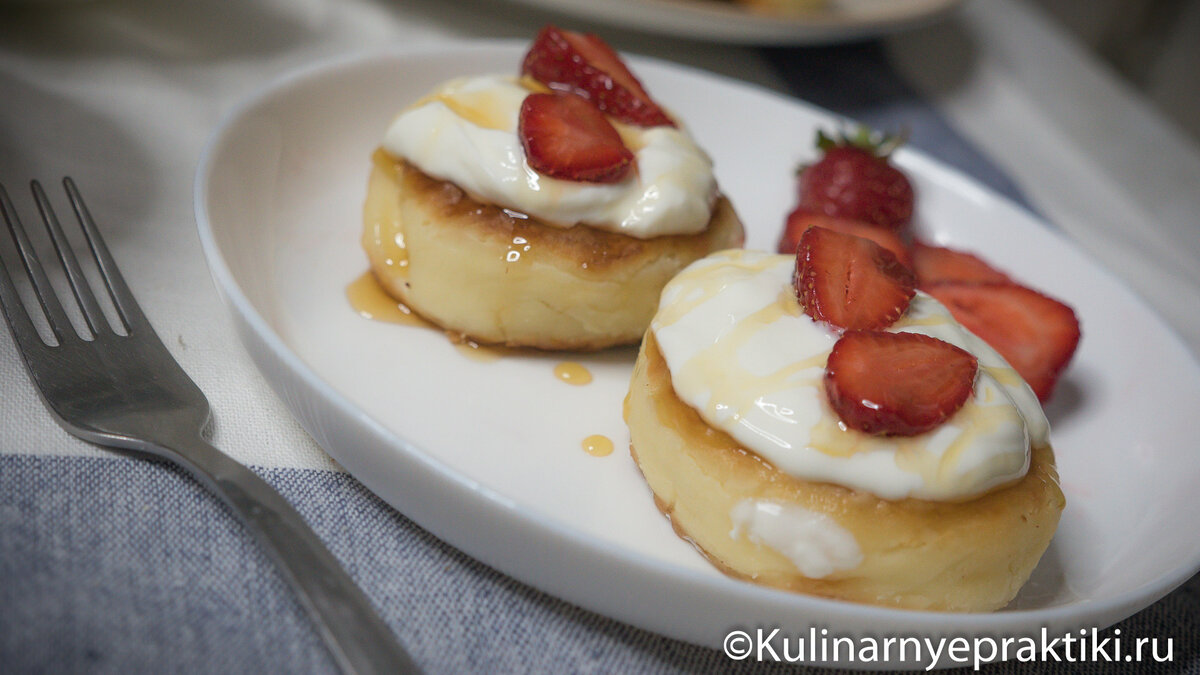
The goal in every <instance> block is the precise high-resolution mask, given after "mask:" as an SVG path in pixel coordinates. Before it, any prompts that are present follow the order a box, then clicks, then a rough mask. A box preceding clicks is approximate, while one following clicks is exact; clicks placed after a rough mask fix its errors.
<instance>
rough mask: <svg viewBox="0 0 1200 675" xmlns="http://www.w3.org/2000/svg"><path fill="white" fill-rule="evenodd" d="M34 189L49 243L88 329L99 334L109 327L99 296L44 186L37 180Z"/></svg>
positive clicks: (32, 185)
mask: <svg viewBox="0 0 1200 675" xmlns="http://www.w3.org/2000/svg"><path fill="white" fill-rule="evenodd" d="M31 187H32V189H33V199H34V201H36V202H37V207H38V211H40V212H41V214H42V222H44V223H45V224H46V230H47V231H49V232H50V240H51V241H53V242H54V252H55V253H57V254H58V260H59V262H61V263H62V265H63V269H65V270H66V271H67V279H68V280H69V281H70V282H71V292H72V293H74V294H75V300H76V301H78V302H79V307H80V309H82V310H83V318H84V320H85V321H87V325H88V328H90V329H91V330H92V334H93V335H97V334H99V332H100V331H101V329H102V327H107V326H108V321H107V320H106V319H105V318H104V311H103V310H102V309H100V304H99V303H98V302H96V296H95V294H93V293H92V287H91V285H90V284H89V283H88V280H87V277H85V276H83V270H82V269H80V267H79V260H77V259H76V258H75V252H74V251H73V250H72V249H71V243H70V242H69V241H67V237H66V235H65V234H63V230H62V226H61V225H59V223H58V217H57V216H56V215H55V214H54V209H53V208H51V206H50V200H49V199H47V198H46V192H45V191H44V190H42V185H41V183H39V182H37V181H36V180H35V181H33V183H32V184H31Z"/></svg>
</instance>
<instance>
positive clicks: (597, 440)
mask: <svg viewBox="0 0 1200 675" xmlns="http://www.w3.org/2000/svg"><path fill="white" fill-rule="evenodd" d="M582 445H583V451H584V452H586V453H587V454H589V455H591V456H593V457H606V456H608V455H611V454H612V452H613V442H612V439H610V438H609V437H607V436H601V435H600V434H593V435H591V436H588V437H587V438H585V439H583V444H582Z"/></svg>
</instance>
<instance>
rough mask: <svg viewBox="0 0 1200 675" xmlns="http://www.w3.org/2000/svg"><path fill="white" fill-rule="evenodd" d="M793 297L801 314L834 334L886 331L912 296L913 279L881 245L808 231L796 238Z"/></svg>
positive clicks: (820, 229)
mask: <svg viewBox="0 0 1200 675" xmlns="http://www.w3.org/2000/svg"><path fill="white" fill-rule="evenodd" d="M792 283H793V284H794V285H795V287H796V297H797V298H799V300H800V304H801V305H802V306H803V307H804V311H805V313H807V314H808V315H809V316H811V317H812V318H814V319H816V320H817V321H825V322H827V323H829V324H832V325H833V326H836V327H838V328H845V329H876V328H886V327H887V326H890V325H891V324H892V322H894V321H895V320H896V319H898V318H900V315H901V314H903V313H904V310H905V309H907V308H908V303H909V301H910V300H912V297H913V295H914V294H915V293H916V291H915V287H916V277H914V276H913V273H912V272H910V271H909V269H908V268H907V267H905V266H904V265H901V264H900V261H898V260H896V256H895V255H894V254H893V253H892V252H891V251H889V250H887V249H885V248H883V247H882V246H880V245H879V244H876V243H875V242H873V241H871V240H870V239H864V238H862V237H856V236H854V235H852V234H844V233H841V232H834V231H833V230H828V229H825V228H823V227H810V228H808V229H807V230H805V231H804V234H802V235H800V245H799V246H798V247H797V249H796V272H795V274H794V275H793V277H792Z"/></svg>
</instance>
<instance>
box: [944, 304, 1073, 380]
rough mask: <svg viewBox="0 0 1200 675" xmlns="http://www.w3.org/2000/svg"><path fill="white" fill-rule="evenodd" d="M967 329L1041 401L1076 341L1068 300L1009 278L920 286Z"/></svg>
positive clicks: (1068, 360) (1065, 363) (1069, 356)
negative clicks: (1009, 366)
mask: <svg viewBox="0 0 1200 675" xmlns="http://www.w3.org/2000/svg"><path fill="white" fill-rule="evenodd" d="M925 290H926V291H928V293H929V294H930V295H932V296H933V297H935V298H937V299H938V300H939V301H940V302H941V303H942V304H944V305H945V306H946V307H947V308H948V309H949V310H950V313H951V314H953V315H954V318H955V319H957V320H958V322H959V323H961V324H962V325H963V326H966V328H967V330H969V331H971V332H972V333H974V334H975V335H977V336H979V337H980V338H982V339H983V340H984V341H985V342H987V343H988V344H989V345H991V346H992V348H993V349H995V350H996V351H997V352H1000V355H1001V356H1003V357H1004V360H1006V361H1008V363H1009V365H1011V366H1012V367H1013V368H1014V369H1016V371H1017V372H1018V373H1019V374H1020V375H1021V377H1023V378H1025V381H1026V382H1028V383H1029V386H1030V387H1032V388H1033V392H1034V393H1035V394H1037V397H1038V398H1039V399H1041V400H1042V401H1045V400H1047V399H1048V398H1050V394H1051V393H1052V392H1053V391H1054V384H1055V382H1057V380H1058V376H1059V374H1060V373H1061V372H1062V370H1063V369H1064V368H1066V366H1067V363H1068V362H1070V360H1071V356H1072V355H1073V354H1074V353H1075V348H1076V347H1077V346H1078V345H1079V337H1080V333H1079V320H1078V319H1077V318H1076V317H1075V312H1074V311H1073V310H1072V309H1071V308H1070V307H1068V306H1067V305H1065V304H1063V303H1061V302H1059V301H1058V300H1055V299H1053V298H1049V297H1046V296H1045V295H1042V294H1041V293H1038V292H1037V291H1035V290H1033V289H1030V288H1026V287H1024V286H1020V285H1017V284H1013V283H954V282H945V283H940V284H933V285H931V286H929V287H928V288H926V289H925Z"/></svg>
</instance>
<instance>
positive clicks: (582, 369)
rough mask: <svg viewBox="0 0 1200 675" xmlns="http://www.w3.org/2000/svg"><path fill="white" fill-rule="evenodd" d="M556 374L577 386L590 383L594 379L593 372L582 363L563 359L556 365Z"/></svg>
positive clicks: (564, 380)
mask: <svg viewBox="0 0 1200 675" xmlns="http://www.w3.org/2000/svg"><path fill="white" fill-rule="evenodd" d="M554 376H555V377H557V378H558V379H560V380H562V381H563V382H566V383H567V384H573V385H575V386H583V385H585V384H590V383H591V381H592V372H591V371H590V370H588V369H587V367H586V366H584V365H583V364H582V363H576V362H575V361H563V362H562V363H559V364H558V365H556V366H554Z"/></svg>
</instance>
